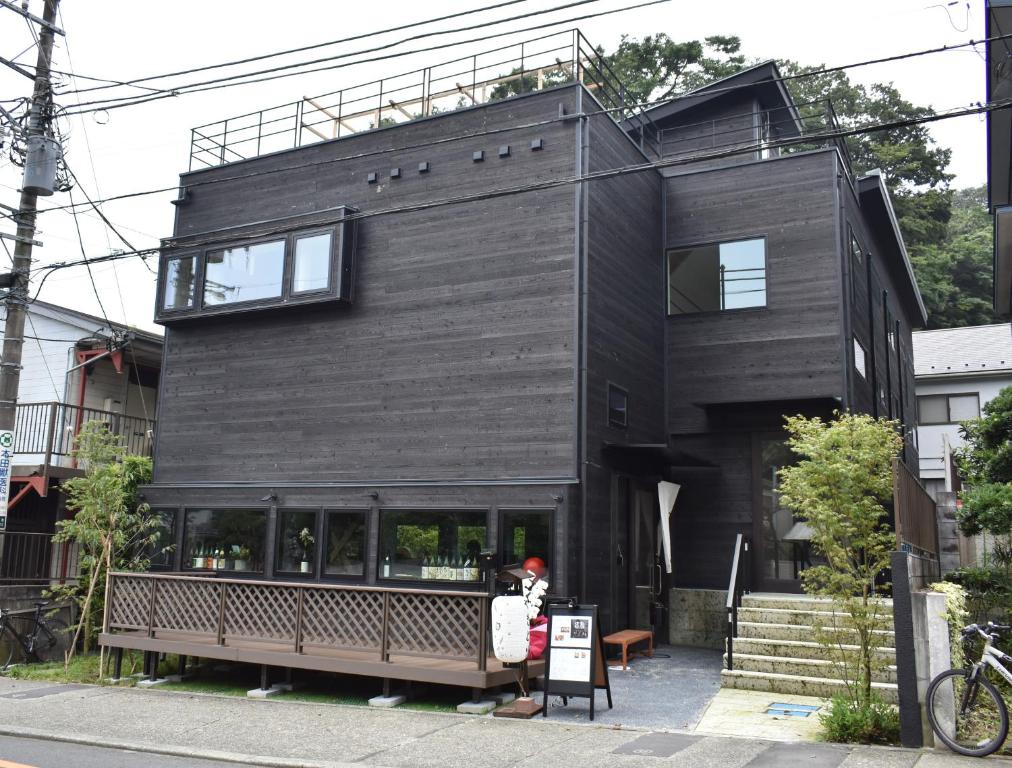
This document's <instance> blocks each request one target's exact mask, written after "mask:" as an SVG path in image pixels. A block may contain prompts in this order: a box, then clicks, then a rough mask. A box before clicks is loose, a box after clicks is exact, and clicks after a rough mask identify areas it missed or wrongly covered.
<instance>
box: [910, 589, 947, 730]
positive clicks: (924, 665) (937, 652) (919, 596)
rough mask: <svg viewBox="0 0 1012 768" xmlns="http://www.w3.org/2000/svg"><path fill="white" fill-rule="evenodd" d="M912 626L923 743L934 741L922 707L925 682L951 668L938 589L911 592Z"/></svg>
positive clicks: (942, 607)
mask: <svg viewBox="0 0 1012 768" xmlns="http://www.w3.org/2000/svg"><path fill="white" fill-rule="evenodd" d="M911 609H912V610H911V613H912V619H913V627H914V659H915V664H916V670H917V702H918V703H919V704H920V707H921V728H922V733H923V739H924V744H925V745H931V744H934V734H933V733H932V732H931V725H930V723H928V717H927V712H926V710H925V709H924V699H925V693H927V690H928V684H929V683H931V681H932V680H933V679H934V678H935V677H936V676H937V675H939V674H940V673H942V672H944V671H945V670H947V669H949V668H951V667H952V655H951V649H950V645H949V624H948V622H947V621H946V620H945V595H943V594H942V593H941V592H914V593H913V594H912V595H911Z"/></svg>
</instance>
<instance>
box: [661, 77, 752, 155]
mask: <svg viewBox="0 0 1012 768" xmlns="http://www.w3.org/2000/svg"><path fill="white" fill-rule="evenodd" d="M759 109H760V107H759V104H758V102H757V101H756V99H755V97H754V96H752V94H751V93H747V92H746V93H737V94H734V93H732V94H729V95H727V96H724V97H722V98H719V99H717V100H715V101H713V102H711V103H709V104H707V105H705V106H704V107H700V108H699V109H693V110H690V111H687V112H685V113H683V114H680V115H677V116H673V117H671V118H668V119H667V120H665V121H663V122H662V123H661V126H662V129H663V131H662V133H661V154H662V155H663V156H664V157H689V156H693V155H700V154H703V155H706V154H709V153H713V152H720V151H722V150H731V149H733V148H735V147H750V146H753V147H754V146H755V143H756V140H757V137H758V121H759ZM756 158H757V152H756V151H751V152H741V153H737V154H732V155H730V156H728V157H723V158H718V159H714V160H703V161H694V162H693V163H692V164H691V166H686V168H691V170H692V171H698V170H700V169H701V168H717V167H725V166H728V165H737V164H740V163H747V162H749V161H751V160H755V159H756Z"/></svg>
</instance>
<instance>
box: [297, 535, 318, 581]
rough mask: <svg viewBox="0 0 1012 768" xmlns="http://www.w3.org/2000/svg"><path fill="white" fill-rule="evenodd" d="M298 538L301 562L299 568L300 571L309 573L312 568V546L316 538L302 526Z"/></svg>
mask: <svg viewBox="0 0 1012 768" xmlns="http://www.w3.org/2000/svg"><path fill="white" fill-rule="evenodd" d="M298 538H299V545H300V546H301V548H302V563H301V564H300V566H299V570H300V571H301V572H302V573H309V572H310V571H311V570H312V568H313V547H314V546H315V545H316V539H315V538H314V537H313V534H312V533H310V532H309V529H308V528H303V529H302V530H301V531H299V537H298Z"/></svg>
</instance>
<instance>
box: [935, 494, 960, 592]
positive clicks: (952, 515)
mask: <svg viewBox="0 0 1012 768" xmlns="http://www.w3.org/2000/svg"><path fill="white" fill-rule="evenodd" d="M935 502H936V505H937V506H936V507H935V509H936V510H937V517H936V520H937V523H938V550H939V551H938V559H939V565H940V567H941V570H942V575H943V576H944V575H945V574H947V573H951V572H952V571H955V570H956V569H957V568H959V567H960V565H961V564H962V563H961V562H960V554H959V544H960V542H959V539H960V536H959V527H958V525H957V524H956V494H955V493H951V492H947V491H939V492H938V493H936V494H935Z"/></svg>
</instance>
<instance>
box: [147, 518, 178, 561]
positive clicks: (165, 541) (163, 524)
mask: <svg viewBox="0 0 1012 768" xmlns="http://www.w3.org/2000/svg"><path fill="white" fill-rule="evenodd" d="M151 514H152V516H153V517H154V518H155V520H156V521H157V527H155V528H153V529H152V530H151V533H152V534H154V536H155V540H154V542H153V543H152V544H151V548H150V549H149V553H150V554H149V555H148V564H149V567H150V568H151V570H152V571H165V570H171V569H172V563H173V561H174V560H175V556H176V553H175V551H174V549H175V547H173V545H174V544H175V543H176V510H174V509H155V510H152V511H151Z"/></svg>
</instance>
